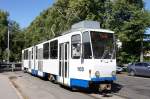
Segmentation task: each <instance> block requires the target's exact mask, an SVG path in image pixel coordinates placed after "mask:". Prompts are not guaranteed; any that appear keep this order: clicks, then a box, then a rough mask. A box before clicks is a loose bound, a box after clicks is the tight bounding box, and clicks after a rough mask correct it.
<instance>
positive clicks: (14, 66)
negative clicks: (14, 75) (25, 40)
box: [0, 63, 22, 72]
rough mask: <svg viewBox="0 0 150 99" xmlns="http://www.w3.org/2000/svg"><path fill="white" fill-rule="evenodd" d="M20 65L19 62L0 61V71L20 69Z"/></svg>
mask: <svg viewBox="0 0 150 99" xmlns="http://www.w3.org/2000/svg"><path fill="white" fill-rule="evenodd" d="M21 70H22V65H21V63H9V64H8V63H0V72H5V71H21Z"/></svg>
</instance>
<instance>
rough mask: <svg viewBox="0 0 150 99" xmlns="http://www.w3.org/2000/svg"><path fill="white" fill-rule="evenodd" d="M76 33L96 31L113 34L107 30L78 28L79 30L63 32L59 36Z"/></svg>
mask: <svg viewBox="0 0 150 99" xmlns="http://www.w3.org/2000/svg"><path fill="white" fill-rule="evenodd" d="M76 31H80V32H84V31H97V32H106V33H114V31H111V30H107V29H101V28H100V29H92V28H79V29H71V30H69V31H66V32H63V33H62V34H61V35H65V34H69V33H73V32H76Z"/></svg>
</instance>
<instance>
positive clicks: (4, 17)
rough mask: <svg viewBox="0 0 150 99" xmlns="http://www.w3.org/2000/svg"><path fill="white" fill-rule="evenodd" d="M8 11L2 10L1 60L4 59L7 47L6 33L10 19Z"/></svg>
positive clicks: (0, 18)
mask: <svg viewBox="0 0 150 99" xmlns="http://www.w3.org/2000/svg"><path fill="white" fill-rule="evenodd" d="M7 17H8V13H7V12H4V11H2V10H0V46H1V47H0V61H1V60H3V57H4V56H3V53H4V51H5V48H6V42H5V38H6V33H7V26H8V21H7Z"/></svg>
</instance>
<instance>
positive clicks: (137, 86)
mask: <svg viewBox="0 0 150 99" xmlns="http://www.w3.org/2000/svg"><path fill="white" fill-rule="evenodd" d="M113 90H114V92H115V93H114V94H116V95H119V96H121V97H124V98H128V99H150V78H147V77H138V76H136V77H132V76H128V75H125V74H120V75H118V80H117V81H116V84H115V85H114V88H113Z"/></svg>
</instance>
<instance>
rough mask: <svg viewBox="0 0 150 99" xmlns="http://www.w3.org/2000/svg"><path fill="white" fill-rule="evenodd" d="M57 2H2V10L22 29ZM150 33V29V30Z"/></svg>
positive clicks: (149, 5) (147, 2) (148, 6)
mask: <svg viewBox="0 0 150 99" xmlns="http://www.w3.org/2000/svg"><path fill="white" fill-rule="evenodd" d="M54 1H55V0H0V9H2V10H4V11H7V12H9V19H11V20H14V21H16V22H17V23H19V25H20V27H21V28H25V27H28V26H29V25H30V23H31V22H32V21H33V20H34V19H35V18H36V16H38V15H39V14H40V12H42V11H43V10H44V9H47V8H49V7H51V6H52V4H53V3H54ZM144 2H145V8H146V9H147V10H150V0H144ZM148 31H150V29H149V30H148Z"/></svg>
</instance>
